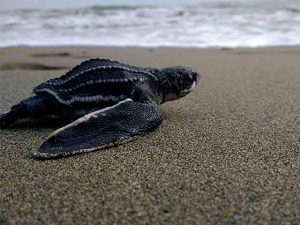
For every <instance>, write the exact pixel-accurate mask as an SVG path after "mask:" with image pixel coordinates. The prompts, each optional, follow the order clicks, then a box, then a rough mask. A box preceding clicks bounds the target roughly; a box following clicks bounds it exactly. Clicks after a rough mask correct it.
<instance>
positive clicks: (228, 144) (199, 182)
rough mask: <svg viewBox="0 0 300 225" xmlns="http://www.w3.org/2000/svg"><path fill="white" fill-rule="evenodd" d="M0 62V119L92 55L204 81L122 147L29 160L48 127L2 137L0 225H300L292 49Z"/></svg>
mask: <svg viewBox="0 0 300 225" xmlns="http://www.w3.org/2000/svg"><path fill="white" fill-rule="evenodd" d="M0 57H1V67H2V70H1V72H0V73H1V74H0V93H1V101H0V111H1V112H4V111H6V110H8V109H9V108H10V107H11V106H12V105H13V104H15V103H17V102H18V101H20V100H21V99H23V98H24V97H27V96H29V95H30V92H31V89H32V88H33V87H34V86H35V85H37V84H38V83H40V82H42V81H44V80H46V79H48V78H50V77H55V76H58V75H60V74H62V73H64V72H65V71H66V70H67V69H68V68H71V67H72V66H74V65H75V64H77V63H79V62H81V61H82V60H85V59H87V58H91V57H110V58H113V59H119V60H122V61H123V62H125V63H130V64H135V65H141V66H155V67H164V66H170V65H184V66H190V67H192V68H194V69H195V70H198V71H199V72H200V73H201V74H202V79H201V82H200V84H199V86H197V88H196V90H195V91H194V92H193V93H192V94H190V95H188V96H187V97H185V98H183V99H181V100H178V101H176V102H170V103H166V104H164V105H162V106H161V109H162V112H163V114H164V121H163V123H162V125H161V126H160V127H159V128H158V129H157V130H156V131H155V132H153V133H151V134H149V135H147V136H144V137H142V138H139V139H137V140H135V141H133V142H130V143H128V144H125V145H121V146H118V147H114V148H110V149H106V150H101V151H96V152H93V153H89V154H83V155H77V156H73V157H69V158H62V159H58V160H46V161H37V160H34V159H33V158H31V156H30V154H31V153H32V152H34V151H35V150H36V149H37V148H38V147H39V145H40V144H41V142H42V141H43V140H44V139H45V138H46V137H47V135H48V134H49V133H50V132H51V131H53V129H54V128H43V127H37V128H34V127H33V128H22V129H10V130H0V143H1V144H0V145H1V149H0V158H1V164H0V196H1V197H0V224H3V225H5V224H220V225H221V224H222V225H223V224H280V225H285V224H299V223H300V201H299V199H300V176H299V174H300V156H299V153H300V91H299V90H300V48H298V47H293V48H261V49H179V48H178V49H176V48H174V49H172V48H157V49H156V48H154V49H147V48H109V47H107V48H100V47H55V48H54V47H53V48H45V47H40V48H26V47H18V48H2V49H0ZM24 65H25V66H24ZM34 65H35V66H34ZM49 67H50V68H49ZM51 67H54V68H51ZM54 69H56V70H54Z"/></svg>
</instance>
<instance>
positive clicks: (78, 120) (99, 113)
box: [47, 98, 132, 140]
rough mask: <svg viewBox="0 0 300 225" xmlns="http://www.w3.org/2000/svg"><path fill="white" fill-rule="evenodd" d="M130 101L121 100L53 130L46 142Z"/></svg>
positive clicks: (129, 99)
mask: <svg viewBox="0 0 300 225" xmlns="http://www.w3.org/2000/svg"><path fill="white" fill-rule="evenodd" d="M130 101H132V99H131V98H126V99H125V100H123V101H121V102H118V103H117V104H115V105H113V106H110V107H106V108H104V109H100V110H97V111H95V112H91V113H89V114H86V115H84V116H83V117H80V118H79V119H77V120H75V121H73V122H72V123H69V124H68V125H66V126H64V127H62V128H59V129H57V130H55V131H54V132H52V133H51V134H50V135H49V136H48V138H47V140H48V139H50V138H51V137H53V136H55V135H57V134H58V133H60V132H62V131H63V130H65V129H68V128H70V127H75V126H77V125H78V124H80V123H83V122H86V121H89V120H90V119H91V118H97V117H98V116H100V115H101V114H102V115H103V116H105V114H103V112H105V111H107V110H110V109H113V108H115V107H117V106H118V105H121V104H123V103H125V102H130Z"/></svg>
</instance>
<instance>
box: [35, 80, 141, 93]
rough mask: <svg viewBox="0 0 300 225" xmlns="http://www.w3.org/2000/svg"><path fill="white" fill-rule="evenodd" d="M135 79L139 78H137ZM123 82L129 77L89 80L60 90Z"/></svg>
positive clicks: (73, 89)
mask: <svg viewBox="0 0 300 225" xmlns="http://www.w3.org/2000/svg"><path fill="white" fill-rule="evenodd" d="M135 79H137V78H135ZM123 82H124V83H126V82H128V79H127V78H123V79H114V80H112V79H105V80H103V79H99V80H89V81H87V82H85V83H81V84H78V85H76V86H74V87H73V88H66V89H58V91H61V92H71V91H75V90H77V89H78V88H81V87H85V86H87V85H91V84H101V83H102V84H106V83H123ZM37 91H38V92H39V91H40V90H37Z"/></svg>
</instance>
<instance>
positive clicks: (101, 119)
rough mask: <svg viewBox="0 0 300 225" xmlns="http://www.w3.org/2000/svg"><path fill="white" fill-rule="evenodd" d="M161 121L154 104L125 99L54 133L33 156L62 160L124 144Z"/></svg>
mask: <svg viewBox="0 0 300 225" xmlns="http://www.w3.org/2000/svg"><path fill="white" fill-rule="evenodd" d="M161 121H162V114H161V112H160V111H159V108H158V106H157V105H156V104H153V103H141V102H134V101H132V100H131V99H125V100H123V101H121V102H119V103H118V104H116V105H114V106H111V107H107V108H104V109H101V110H98V111H95V112H92V113H89V114H87V115H85V116H83V117H81V118H79V119H77V120H75V121H74V122H72V123H70V124H68V125H67V126H65V127H62V128H60V129H58V130H56V131H54V132H53V133H52V134H50V136H49V137H48V139H47V140H46V141H45V142H44V143H43V144H42V145H41V147H40V148H39V150H38V151H37V152H36V153H34V157H36V158H53V157H62V156H68V155H73V154H78V153H84V152H91V151H95V150H99V149H102V148H105V147H109V146H112V145H115V144H119V143H123V142H128V141H130V140H132V139H133V138H134V137H137V136H141V135H144V134H146V133H147V132H149V131H151V130H153V129H155V128H156V127H157V126H158V125H159V124H160V123H161Z"/></svg>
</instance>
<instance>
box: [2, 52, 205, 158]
mask: <svg viewBox="0 0 300 225" xmlns="http://www.w3.org/2000/svg"><path fill="white" fill-rule="evenodd" d="M199 78H200V76H199V74H198V73H197V72H195V71H193V70H191V69H188V68H185V67H169V68H163V69H155V68H141V67H135V66H130V65H126V64H123V63H120V62H118V61H113V60H110V59H99V58H95V59H90V60H87V61H84V62H82V63H81V64H79V65H77V66H76V67H74V68H73V69H72V70H70V71H69V72H67V73H66V74H65V75H63V76H61V77H58V78H54V79H50V80H48V81H46V82H44V83H42V84H40V85H38V86H37V87H35V88H34V89H33V93H34V94H35V95H34V96H33V97H29V98H27V99H25V100H23V101H21V102H20V103H19V104H17V105H15V106H13V107H12V108H11V110H10V111H9V112H8V113H5V114H3V115H1V117H0V127H1V128H9V127H12V126H15V125H17V124H19V123H20V121H24V119H31V120H32V119H34V120H36V121H46V122H49V123H51V121H56V122H57V121H60V122H61V123H62V124H64V125H65V124H67V125H65V126H64V127H62V128H60V129H58V130H56V131H54V132H53V133H51V134H50V135H49V137H48V138H47V139H46V140H45V141H44V142H43V144H42V145H41V146H40V148H39V149H38V151H37V152H35V153H33V156H34V157H36V158H52V157H60V156H68V155H73V154H77V153H83V152H90V151H95V150H98V149H102V148H105V147H108V146H112V145H115V144H119V143H123V142H128V141H130V140H132V139H133V138H134V137H137V136H141V135H144V134H147V133H148V132H150V131H152V130H154V129H155V128H156V127H157V126H159V124H160V123H161V121H162V113H161V112H160V110H159V105H160V104H162V103H164V102H166V101H170V100H175V99H178V98H181V97H183V96H185V95H187V94H188V93H190V92H191V91H192V90H193V89H194V88H195V86H196V84H197V83H198V81H199ZM72 121H73V122H72ZM70 122H71V123H70ZM68 123H69V124H68Z"/></svg>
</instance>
